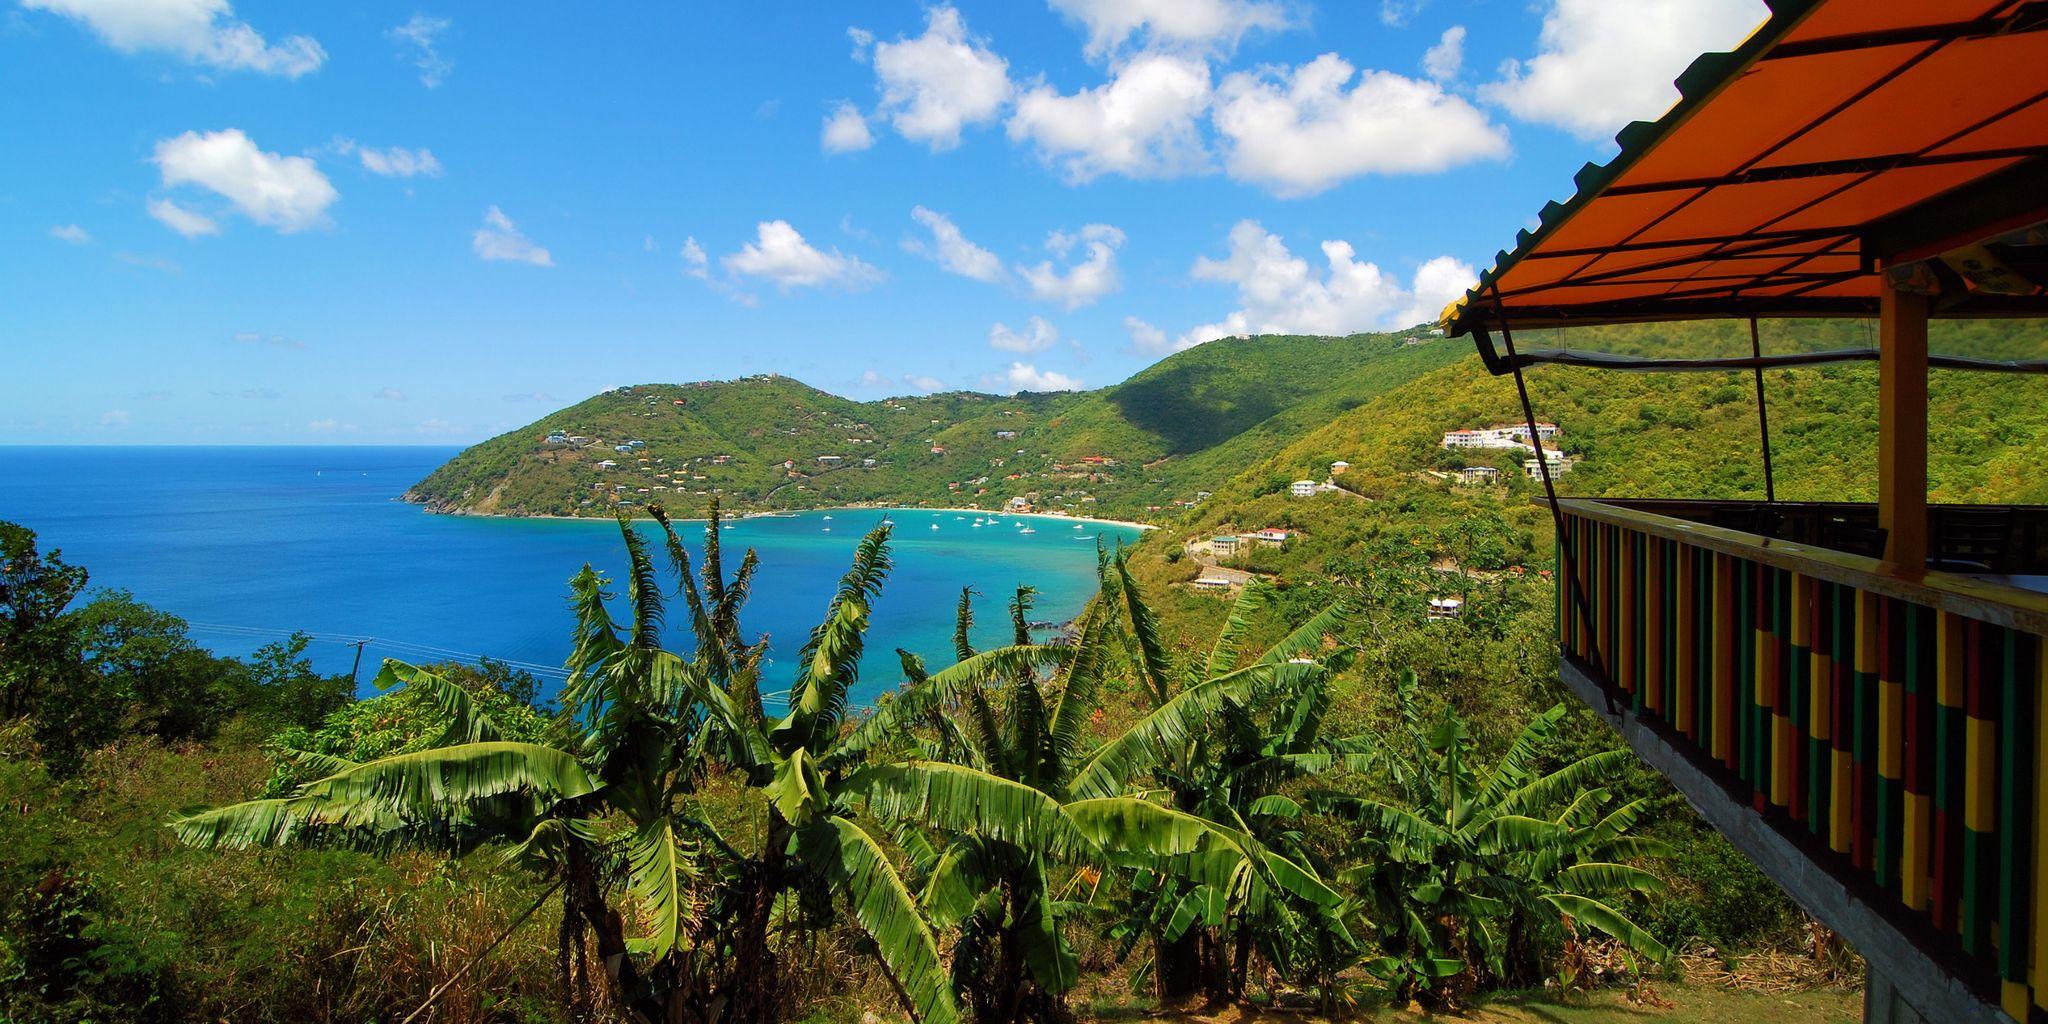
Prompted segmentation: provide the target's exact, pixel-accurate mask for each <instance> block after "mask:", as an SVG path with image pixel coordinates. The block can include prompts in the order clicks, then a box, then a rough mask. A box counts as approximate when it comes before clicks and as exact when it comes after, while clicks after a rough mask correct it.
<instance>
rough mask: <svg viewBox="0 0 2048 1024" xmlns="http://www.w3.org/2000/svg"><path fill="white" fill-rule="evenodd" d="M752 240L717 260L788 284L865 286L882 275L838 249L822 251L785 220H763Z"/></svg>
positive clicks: (738, 271)
mask: <svg viewBox="0 0 2048 1024" xmlns="http://www.w3.org/2000/svg"><path fill="white" fill-rule="evenodd" d="M756 232H757V234H756V237H755V240H754V241H752V242H748V243H747V244H745V245H743V246H741V247H740V251H738V252H736V253H732V254H730V255H728V256H725V257H724V258H723V259H721V260H720V262H721V263H723V264H725V269H726V270H728V271H731V272H732V273H734V274H738V275H741V276H744V277H758V278H762V279H764V280H768V281H772V282H774V283H775V284H776V285H777V286H778V287H780V288H781V289H782V290H784V291H788V290H789V289H791V288H804V287H811V288H816V287H827V286H838V287H844V288H848V289H858V288H864V287H866V286H868V285H870V284H873V283H874V282H876V281H879V280H881V279H882V272H881V271H880V270H877V269H875V267H873V266H872V265H870V264H867V263H864V262H862V261H861V260H859V259H857V258H855V257H852V256H847V255H843V254H841V253H840V251H839V250H838V249H833V250H832V251H830V252H826V251H823V250H821V249H819V248H817V247H816V246H814V245H812V244H810V243H809V242H806V241H804V236H803V235H801V234H799V233H797V230H796V229H795V228H793V227H791V226H790V225H789V222H788V221H786V220H771V221H762V222H761V223H760V225H759V226H758V227H757V228H756Z"/></svg>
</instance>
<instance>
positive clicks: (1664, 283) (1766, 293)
mask: <svg viewBox="0 0 2048 1024" xmlns="http://www.w3.org/2000/svg"><path fill="white" fill-rule="evenodd" d="M1678 85H1679V89H1680V93H1681V95H1682V96H1683V98H1682V99H1681V100H1680V101H1679V103H1678V104H1677V105H1676V106H1675V107H1673V108H1672V110H1671V111H1670V112H1669V113H1667V114H1666V115H1665V116H1664V117H1663V118H1661V119H1659V120H1658V121H1655V122H1650V123H1637V124H1633V125H1630V126H1629V127H1628V128H1627V129H1625V130H1624V131H1622V133H1621V134H1620V135H1619V136H1617V141H1618V142H1619V143H1620V144H1621V152H1620V154H1619V155H1617V156H1616V157H1615V158H1614V159H1613V160H1612V161H1610V162H1608V163H1607V164H1605V165H1593V164H1588V165H1587V166H1586V167H1585V168H1584V169H1583V170H1581V171H1580V172H1579V174H1578V175H1577V177H1576V179H1575V183H1576V184H1577V186H1578V194H1577V195H1575V196H1574V197H1573V198H1571V199H1570V200H1567V201H1565V202H1563V203H1552V204H1550V205H1549V206H1547V207H1545V208H1544V210H1543V214H1542V218H1541V223H1540V225H1539V226H1538V227H1537V228H1536V229H1535V230H1534V231H1525V232H1522V233H1521V235H1520V236H1519V238H1518V239H1517V243H1518V244H1517V245H1516V247H1515V249H1514V251H1513V252H1503V253H1501V254H1500V256H1499V258H1498V260H1497V262H1496V263H1495V266H1494V269H1493V270H1490V271H1488V272H1487V273H1486V274H1485V275H1483V276H1482V277H1481V280H1480V284H1479V286H1478V287H1477V288H1475V289H1474V290H1473V291H1472V292H1471V293H1470V294H1468V295H1467V296H1466V298H1465V299H1463V300H1461V301H1460V302H1458V303H1456V304H1454V305H1453V306H1452V307H1451V308H1450V309H1447V310H1446V311H1445V315H1444V327H1445V328H1446V332H1447V333H1450V334H1454V335H1455V334H1463V333H1467V332H1469V331H1472V330H1474V329H1480V330H1484V329H1486V328H1487V327H1488V326H1490V325H1493V324H1496V323H1498V322H1499V321H1500V320H1501V319H1502V316H1503V313H1504V314H1505V319H1506V320H1507V322H1508V323H1509V325H1510V326H1511V327H1520V326H1531V327H1539V326H1570V325H1578V324H1599V323H1617V322H1628V321H1643V320H1660V319H1687V318H1703V317H1715V316H1768V317H1778V316H1856V315H1870V314H1872V313H1874V312H1875V310H1876V303H1877V295H1878V275H1879V274H1880V273H1881V272H1883V270H1884V268H1885V267H1886V266H1888V265H1892V264H1894V263H1897V262H1900V261H1906V260H1913V259H1920V258H1924V257H1927V256H1932V255H1937V254H1939V253H1941V252H1944V251H1947V250H1949V249H1953V248H1955V247H1956V246H1959V245H1962V244H1965V243H1969V242H1974V241H1977V240H1979V239H1981V238H1984V237H1987V236H1989V235H1991V234H1994V233H1996V232H1998V231H2001V230H2008V229H2012V228H2016V227H2021V226H2025V225H2027V224H2031V223H2035V222H2039V221H2041V220H2043V219H2048V3H2041V2H2022V0H1913V2H1905V0H1777V2H1774V3H1773V4H1772V14H1771V17H1770V19H1769V20H1767V21H1766V22H1765V23H1764V24H1763V25H1762V26H1761V27H1759V28H1758V29H1757V31H1756V32H1755V33H1754V34H1753V35H1752V36H1751V37H1750V38H1749V40H1747V41H1746V42H1744V43H1743V44H1742V46H1741V47H1739V48H1737V50H1736V51H1735V52H1733V53H1728V54H1709V55H1707V56H1704V57H1701V58H1700V59H1699V60H1698V61H1696V62H1695V63H1694V64H1693V66H1692V67H1691V68H1689V69H1688V70H1687V71H1686V73H1685V74H1684V75H1683V76H1681V77H1680V78H1679V80H1678ZM2037 280H2038V278H2037ZM1496 290H1497V293H1498V298H1496ZM2007 290H2008V291H2010V290H2011V289H2009V288H2008V289H2007ZM1937 309H1938V312H1939V313H1941V314H1944V315H1950V316H1985V315H2048V295H2044V294H2043V293H2042V291H2041V290H2040V289H2038V288H2036V289H2033V290H2032V293H2030V294H1998V295H1993V294H1987V293H1982V292H1980V291H1979V290H1977V289H1975V288H1964V287H1962V282H1961V280H1960V279H1957V280H1956V281H1954V282H1952V287H1951V288H1950V289H1949V290H1948V291H1947V292H1945V293H1944V296H1943V298H1942V299H1940V300H1939V301H1938V302H1937Z"/></svg>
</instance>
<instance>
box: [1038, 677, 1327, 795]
mask: <svg viewBox="0 0 2048 1024" xmlns="http://www.w3.org/2000/svg"><path fill="white" fill-rule="evenodd" d="M1321 671H1322V669H1321V667H1320V666H1317V665H1302V664H1292V663H1285V662H1283V663H1280V664H1259V665H1252V666H1248V667H1246V668H1242V669H1239V670H1237V671H1235V672H1231V673H1227V674H1225V675H1221V676H1218V677H1216V678H1214V679H1211V680H1209V681H1207V682H1204V683H1201V684H1199V685H1196V686H1191V687H1189V688H1187V689H1185V690H1182V691H1181V692H1180V693H1178V694H1176V695H1175V696H1174V697H1173V698H1172V699H1170V700H1167V701H1165V702H1164V703H1162V704H1161V705H1160V706H1159V708H1158V710H1156V711H1153V712H1152V713H1151V714H1149V715H1146V716H1145V717H1144V718H1142V719H1139V720H1138V721H1137V722H1136V723H1135V724H1133V725H1132V726H1131V727H1130V728H1129V729H1126V730H1124V732H1123V734H1122V735H1120V736H1118V737H1116V738H1115V739H1113V740H1110V741H1109V742H1108V743H1105V744H1103V745H1102V747H1101V748H1100V749H1098V750H1097V751H1096V752H1095V756H1093V757H1091V758H1090V759H1089V760H1088V763H1087V764H1086V765H1084V766H1082V768H1081V770H1080V771H1078V772H1075V773H1074V781H1073V782H1072V783H1071V784H1070V787H1069V788H1070V789H1071V791H1072V793H1073V794H1074V795H1075V796H1077V797H1100V796H1108V795H1110V794H1112V793H1117V792H1121V791H1122V790H1123V788H1124V786H1125V785H1127V784H1128V783H1129V782H1130V781H1131V780H1132V779H1135V778H1137V777H1138V776H1140V775H1141V774H1143V773H1144V772H1145V771H1146V770H1148V769H1150V768H1151V767H1152V766H1153V765H1155V764H1158V763H1159V762H1160V761H1161V760H1162V759H1164V758H1165V757H1167V756H1168V754H1169V753H1170V752H1172V751H1175V750H1179V749H1181V748H1183V747H1184V746H1185V745H1186V744H1187V743H1188V742H1189V741H1190V740H1191V739H1192V738H1193V737H1194V736H1195V735H1196V734H1197V733H1198V732H1200V730H1202V729H1203V728H1205V727H1206V726H1207V725H1208V723H1209V720H1210V718H1211V717H1212V716H1213V715H1215V714H1216V712H1217V710H1218V709H1219V708H1221V707H1222V706H1223V703H1224V702H1225V701H1238V702H1243V701H1244V700H1246V699H1247V698H1248V697H1249V696H1250V695H1251V694H1252V693H1253V692H1254V691H1255V690H1257V689H1259V688H1261V687H1267V686H1276V685H1283V686H1284V685H1287V684H1288V683H1291V682H1298V681H1300V680H1301V679H1302V678H1305V677H1308V676H1311V675H1314V674H1318V673H1320V672H1321Z"/></svg>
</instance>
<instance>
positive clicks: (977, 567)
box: [0, 447, 1137, 703]
mask: <svg viewBox="0 0 2048 1024" xmlns="http://www.w3.org/2000/svg"><path fill="white" fill-rule="evenodd" d="M458 450H459V449H455V448H439V447H435V448H425V447H347V448H305V447H276V448H167V447H118V448H117V447H105V448H30V447H0V519H5V520H10V521H13V522H17V523H21V524H23V525H26V526H28V527H29V528H31V529H33V530H35V531H36V533H37V534H38V537H39V540H40V543H41V545H42V547H43V549H44V550H45V551H47V550H50V549H52V548H57V549H61V550H62V551H63V553H64V557H65V559H66V560H68V561H70V562H72V563H74V564H79V565H84V566H85V567H86V568H88V569H89V570H90V571H91V572H92V584H93V586H95V587H119V588H122V589H126V590H129V591H133V592H134V594H135V595H136V597H137V598H139V599H141V600H143V601H145V602H148V603H149V604H152V605H155V606H157V607H160V608H163V609H164V610H166V611H170V612H173V613H175V614H177V615H180V616H183V617H184V618H186V619H187V620H189V621H190V622H191V623H192V624H193V631H192V635H193V638H194V639H195V640H197V641H199V642H200V643H202V644H205V645H206V646H207V647H209V648H210V649H212V650H214V651H216V652H218V653H221V654H233V655H240V654H246V653H248V652H249V651H251V650H254V649H255V648H256V647H258V646H260V645H262V644H264V643H268V642H270V641H272V640H275V639H278V638H280V637H282V636H283V635H284V634H286V633H288V632H290V631H292V630H302V631H305V632H308V633H311V634H314V635H316V636H317V637H319V639H318V640H317V641H316V642H315V643H314V644H313V645H312V647H311V648H310V650H309V653H310V654H311V656H312V657H313V659H314V662H315V664H316V665H317V666H318V667H319V668H320V669H321V670H323V671H330V672H346V671H348V669H349V667H350V664H351V662H352V660H353V658H354V649H353V648H351V647H349V646H347V644H346V643H345V642H344V641H346V640H348V639H353V638H361V637H372V638H375V639H374V640H372V642H371V643H370V644H369V647H368V649H367V651H366V653H365V655H364V659H363V665H364V669H363V672H362V679H363V681H364V684H365V686H367V682H368V680H369V678H370V676H371V675H372V673H373V670H374V667H375V665H376V659H378V658H381V657H397V658H405V659H408V660H427V659H431V658H432V657H433V656H434V653H433V652H435V651H441V652H446V653H449V654H454V655H461V656H474V655H488V656H490V657H493V658H499V659H504V660H507V661H512V662H516V663H520V664H522V665H529V666H537V667H539V668H540V669H547V670H549V671H548V672H545V673H543V678H544V679H546V680H548V681H549V682H550V683H553V682H556V681H558V680H559V678H560V675H561V673H560V671H559V666H560V665H561V663H562V660H563V658H564V657H566V656H567V654H568V652H569V629H570V618H569V613H568V611H567V597H568V586H567V581H568V580H569V578H570V577H571V576H572V575H574V574H575V572H576V571H577V570H578V569H579V568H580V567H582V566H583V565H584V564H585V563H586V562H587V563H589V564H590V565H592V566H594V567H596V568H597V569H598V570H599V571H601V572H605V573H607V574H609V575H611V576H613V577H614V578H615V579H616V578H617V577H618V574H619V572H620V571H621V570H622V568H623V566H624V559H623V557H622V554H621V547H620V542H619V534H618V527H617V526H616V525H614V524H613V523H611V522H609V521H594V522H592V521H563V520H537V519H488V518H480V517H462V516H439V515H429V514H427V513H425V512H422V511H420V509H419V508H418V507H417V506H414V505H408V504H405V503H404V502H401V501H398V500H397V495H399V494H401V493H403V492H404V490H405V489H406V487H407V486H409V485H410V484H412V483H413V482H414V481H416V480H418V479H420V478H421V477H422V476H425V475H426V474H427V473H428V472H429V471H431V470H432V469H433V468H434V467H435V466H437V465H439V464H440V463H441V462H443V461H445V460H446V459H447V458H449V457H450V456H452V455H454V454H455V452H456V451H458ZM885 514H887V515H890V516H891V517H892V518H893V520H894V523H895V530H894V534H893V543H892V550H893V552H894V557H895V569H894V571H892V572H891V573H890V576H889V581H888V584H887V586H885V587H884V588H883V591H882V596H881V599H880V600H879V601H878V602H877V603H876V607H875V613H874V623H873V627H872V628H871V629H870V631H869V634H868V637H869V639H868V657H867V659H866V662H865V664H864V665H863V672H862V685H861V687H860V692H859V693H857V694H855V696H854V699H855V700H856V701H857V702H860V703H866V702H868V701H869V700H871V699H872V697H873V695H874V694H875V693H878V692H880V691H882V690H883V689H886V688H888V687H892V686H894V685H896V684H897V683H898V682H900V680H901V669H900V668H899V667H898V664H897V658H896V655H895V652H894V649H895V648H897V647H903V648H907V649H909V650H911V651H915V652H917V653H919V654H922V655H924V656H925V657H926V659H927V660H928V661H930V662H931V663H932V664H934V665H935V666H942V665H946V664H950V663H951V661H952V655H951V651H952V629H953V606H954V602H955V600H956V599H957V597H958V596H959V591H960V588H961V587H963V586H971V587H973V588H975V589H976V590H977V591H979V592H980V593H981V594H982V595H984V597H983V598H982V599H981V600H980V601H978V602H977V608H978V611H979V614H978V618H979V620H980V621H979V624H978V625H977V628H976V630H975V632H976V637H977V643H978V644H979V645H982V646H993V645H995V644H999V643H1002V642H1005V641H1004V637H1005V635H1006V633H1007V631H1008V624H1007V623H1008V618H1007V615H1006V614H1005V612H1004V602H1005V601H1006V600H1007V597H1008V595H1009V593H1010V591H1011V590H1012V589H1013V588H1015V587H1016V586H1017V585H1018V584H1020V583H1024V584H1029V585H1031V586H1033V587H1036V588H1038V590H1039V597H1038V602H1039V603H1038V606H1037V610H1036V611H1035V612H1034V614H1033V616H1032V617H1033V619H1036V620H1043V621H1054V622H1058V621H1064V620H1066V619H1068V618H1071V617H1072V616H1073V615H1075V614H1076V613H1078V612H1079V611H1080V609H1081V606H1082V605H1083V604H1084V603H1085V602H1086V600H1087V598H1088V595H1089V593H1090V592H1091V591H1092V588H1093V586H1094V567H1095V549H1096V544H1095V542H1096V541H1097V540H1098V539H1099V540H1100V541H1101V542H1102V543H1103V544H1106V545H1110V546H1114V545H1116V544H1118V543H1120V542H1128V541H1130V540H1131V539H1133V538H1135V536H1136V535H1137V531H1136V530H1134V529H1132V528H1129V527H1121V526H1111V525H1107V524H1098V523H1088V524H1086V526H1085V528H1083V529H1080V530H1076V529H1074V528H1073V527H1074V523H1073V522H1072V521H1070V520H1060V519H1056V518H1049V517H1004V518H1002V519H999V520H995V521H993V522H991V523H990V524H989V525H985V526H982V527H979V528H976V527H974V526H973V525H972V523H973V521H974V519H975V518H976V517H975V516H974V515H972V514H962V513H953V512H933V511H930V510H917V509H899V510H895V511H893V512H889V513H885V512H884V511H883V510H880V509H859V510H835V511H832V512H809V513H802V514H799V515H795V516H792V517H789V518H755V519H747V520H741V521H738V522H735V523H733V524H732V528H731V529H729V530H726V531H724V533H723V535H722V540H723V542H724V546H725V550H726V557H727V565H728V571H730V568H732V567H736V566H737V565H738V559H739V556H740V554H741V552H742V551H743V550H744V549H745V548H747V547H753V548H755V549H756V550H758V551H759V552H760V555H761V570H760V573H759V575H758V576H757V577H756V580H755V584H754V590H753V596H752V598H751V600H750V601H749V602H748V604H747V608H746V612H745V614H744V615H743V617H742V619H741V623H742V625H743V626H744V627H745V629H746V630H747V632H748V634H749V635H750V636H751V635H756V634H761V633H766V634H767V635H768V637H769V640H770V657H771V658H772V659H773V660H774V664H773V665H771V667H770V670H769V682H770V684H771V687H764V689H771V688H779V687H780V685H781V684H785V683H786V681H787V679H788V677H789V675H790V673H791V672H792V670H793V664H792V662H793V660H794V657H795V654H796V652H797V650H798V648H800V647H801V646H802V645H803V641H804V638H805V637H806V636H807V635H808V633H809V631H810V628H811V627H812V626H813V625H814V624H815V623H816V622H817V621H818V619H819V617H820V616H821V615H822V614H823V611H824V608H825V605H826V603H827V602H828V601H829V600H830V599H831V595H832V592H833V590H834V588H835V587H836V585H837V583H838V579H839V576H840V574H841V573H843V572H844V571H845V569H846V566H847V563H848V561H849V560H850V559H851V558H852V554H853V549H854V545H855V544H856V543H857V542H858V541H859V540H860V538H861V536H862V534H864V533H865V532H866V531H867V530H868V529H869V528H871V527H873V526H874V525H875V524H876V523H877V522H879V521H880V520H881V519H882V518H883V516H884V515H885ZM827 516H830V517H831V518H830V519H829V520H828V519H827V518H826V517H827ZM1020 521H1021V522H1026V523H1029V524H1030V525H1031V526H1032V527H1033V529H1034V531H1035V532H1032V533H1025V532H1023V529H1022V528H1021V527H1019V526H1017V525H1015V524H1016V523H1018V522H1020ZM933 526H937V529H933V528H932V527H933ZM681 532H682V533H683V535H684V537H685V538H686V539H688V540H689V541H690V542H691V548H692V554H693V555H696V554H698V553H699V552H700V550H701V547H700V543H699V542H700V540H701V537H702V532H703V531H702V527H701V525H699V524H685V525H684V526H683V528H682V530H681ZM657 550H658V549H657ZM664 564H665V563H664ZM616 589H617V590H618V591H619V592H620V593H621V594H623V590H624V587H623V584H621V585H620V586H619V587H618V588H616ZM619 613H620V614H621V615H622V616H623V614H624V609H623V608H621V609H619ZM670 621H671V622H673V623H676V624H680V623H681V622H682V621H683V618H682V613H681V602H680V601H678V602H676V609H675V612H674V613H673V614H671V616H670ZM677 632H678V631H675V630H672V631H671V633H672V636H671V640H672V643H674V644H675V645H677V646H686V645H687V642H688V641H687V637H685V636H681V635H674V634H676V633H677Z"/></svg>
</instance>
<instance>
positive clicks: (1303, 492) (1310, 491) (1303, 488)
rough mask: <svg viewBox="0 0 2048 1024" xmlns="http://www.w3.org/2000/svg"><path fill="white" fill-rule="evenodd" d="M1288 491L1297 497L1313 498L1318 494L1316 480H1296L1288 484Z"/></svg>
mask: <svg viewBox="0 0 2048 1024" xmlns="http://www.w3.org/2000/svg"><path fill="white" fill-rule="evenodd" d="M1287 493H1288V494H1290V495H1292V496H1294V497H1296V498H1313V497H1315V496H1316V482H1315V481H1314V480H1296V481H1295V482H1293V483H1291V484H1288V485H1287Z"/></svg>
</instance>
